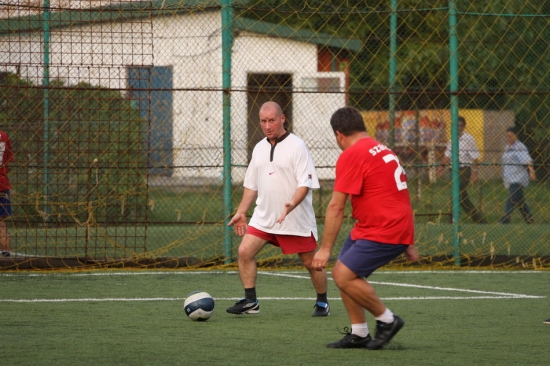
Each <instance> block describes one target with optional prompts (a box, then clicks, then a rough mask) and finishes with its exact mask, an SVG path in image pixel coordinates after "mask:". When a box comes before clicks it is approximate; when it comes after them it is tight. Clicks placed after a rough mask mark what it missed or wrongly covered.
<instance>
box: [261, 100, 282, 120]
mask: <svg viewBox="0 0 550 366" xmlns="http://www.w3.org/2000/svg"><path fill="white" fill-rule="evenodd" d="M262 111H263V112H266V113H267V112H275V114H277V116H280V115H281V114H283V110H282V108H281V106H280V105H279V104H278V103H276V102H271V101H270V102H265V103H264V104H262V107H261V108H260V114H262Z"/></svg>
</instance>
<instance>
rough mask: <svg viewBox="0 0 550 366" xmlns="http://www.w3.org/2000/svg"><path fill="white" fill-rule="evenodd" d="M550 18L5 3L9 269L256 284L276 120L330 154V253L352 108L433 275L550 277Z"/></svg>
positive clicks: (341, 4)
mask: <svg viewBox="0 0 550 366" xmlns="http://www.w3.org/2000/svg"><path fill="white" fill-rule="evenodd" d="M549 20H550V4H547V3H546V2H541V1H538V0H527V1H525V0H522V1H519V0H503V1H489V0H476V1H437V0H436V1H433V0H432V1H427V0H408V1H404V0H400V1H398V0H376V1H368V2H367V1H345V0H331V1H328V0H315V1H309V0H306V1H304V0H300V1H297V0H278V1H272V0H261V1H260V0H249V1H244V0H243V1H231V0H224V1H204V0H163V1H114V0H103V1H92V0H90V1H84V0H83V1H69V0H65V1H63V0H57V1H56V0H50V1H33V0H28V1H15V0H13V1H11V0H4V1H2V2H0V126H1V127H0V130H1V131H2V132H3V133H4V134H7V135H8V136H9V137H10V139H11V144H12V149H13V154H14V161H13V162H11V163H9V164H6V166H8V167H9V173H8V177H9V179H10V181H11V184H12V188H11V190H10V195H11V208H12V214H11V216H8V217H6V218H5V219H4V220H3V223H4V225H5V227H6V232H7V233H8V235H5V234H4V235H0V240H3V242H4V245H6V244H5V243H6V242H8V241H9V242H10V247H11V249H10V254H11V255H10V257H3V258H2V259H0V268H2V269H5V270H16V269H45V268H56V269H57V268H61V269H73V268H99V267H139V268H155V267H189V268H196V267H233V266H236V257H237V247H238V245H239V242H240V239H239V238H238V237H237V236H235V235H234V234H233V233H232V229H231V228H228V227H227V225H226V223H227V221H228V219H229V218H230V217H231V216H232V214H233V212H234V208H236V207H237V206H238V204H239V201H240V199H241V196H242V192H243V188H242V183H243V179H244V174H245V172H246V167H247V164H248V161H249V159H250V157H251V154H252V149H253V147H254V145H255V144H256V143H257V142H258V141H259V140H260V139H262V138H263V137H264V136H263V134H262V131H261V129H260V124H259V118H258V113H259V108H260V106H261V105H262V103H264V102H266V101H269V100H273V101H276V102H277V103H279V104H280V105H281V106H282V108H283V111H284V113H285V115H286V117H287V120H288V121H289V129H290V130H291V131H292V132H293V133H295V134H296V135H298V136H300V137H301V138H302V139H304V140H305V142H306V144H307V145H308V148H309V149H310V151H311V153H312V155H313V159H314V161H315V164H316V167H317V171H318V175H319V178H320V180H321V189H319V190H316V191H315V192H314V208H315V212H316V215H317V217H318V227H319V232H320V234H321V236H322V232H323V219H324V213H325V208H326V205H327V203H328V201H329V199H330V195H331V190H332V184H333V180H334V166H335V163H336V159H337V157H338V156H339V153H340V150H339V148H338V146H337V145H336V143H335V140H334V136H333V133H332V129H331V128H330V125H329V120H330V116H331V115H332V113H333V112H334V111H335V110H336V109H338V108H340V107H343V106H346V105H350V106H354V107H356V108H358V109H359V110H360V111H361V112H362V113H363V116H364V120H365V124H366V127H367V131H368V132H369V134H370V135H372V136H374V137H376V138H377V139H378V140H380V141H381V142H383V143H385V144H387V145H388V146H389V147H391V148H392V149H393V150H394V151H395V152H396V153H397V154H398V156H399V158H400V160H401V163H402V165H403V166H404V167H405V170H406V172H407V178H408V187H409V190H410V193H411V200H412V204H413V208H414V212H415V222H416V242H417V244H416V245H417V248H418V250H419V252H420V254H421V256H422V259H421V261H420V262H419V263H417V264H414V267H415V268H417V267H420V268H433V267H434V266H435V267H442V268H444V267H456V266H457V265H460V266H464V267H469V268H471V267H487V268H537V269H540V268H548V267H549V265H550V244H549V243H550V234H549V233H550V230H549V228H550V213H549V208H548V207H549V197H550V195H549V194H548V193H549V190H550V187H549V174H548V173H549V166H548V161H549V157H550V147H549V144H548V142H549V141H550V134H549V123H550V95H549V89H550V71H549V70H550V54H549V52H550V51H549V49H550V48H549V42H550V41H549V40H550V26H549ZM458 117H460V118H458ZM459 120H460V121H463V122H464V124H465V127H464V134H461V133H462V131H461V130H460V129H459V124H460V123H459ZM510 128H512V129H510ZM511 134H512V136H511V137H510V135H511ZM464 136H467V137H468V136H469V137H468V138H469V139H470V141H473V145H471V142H470V145H469V147H464V146H468V145H462V144H463V143H464V144H465V142H461V140H462V139H463V137H464ZM514 137H516V138H517V141H515V140H514ZM453 139H454V140H456V141H455V142H456V143H457V144H459V146H460V149H459V151H456V150H455V149H449V146H452V144H453ZM520 144H521V145H520ZM476 151H477V152H476ZM467 152H469V153H470V155H471V156H470V159H465V158H464V157H462V155H461V154H462V153H467ZM526 156H527V157H526ZM453 164H455V166H454V168H453ZM528 165H531V168H532V169H533V170H532V172H531V171H530V170H529V169H530V168H529V167H528ZM526 177H527V178H526ZM453 182H454V183H455V184H453ZM457 182H460V184H458V185H457V184H456V183H457ZM453 207H454V210H453ZM373 209H374V208H373ZM250 213H251V212H250ZM349 213H350V212H349V208H348V215H347V217H346V220H345V226H344V227H343V228H342V231H341V234H340V237H339V243H341V242H343V240H344V237H345V236H346V235H347V232H348V231H349V229H350V228H351V226H352V225H353V219H352V218H351V217H350V214H349ZM1 225H2V224H0V229H1V228H2V226H1ZM0 233H2V230H0ZM335 249H336V251H335V252H334V253H333V255H334V256H335V255H336V254H337V249H338V246H337V247H336V248H335ZM258 259H259V261H260V265H265V266H276V267H290V266H294V265H298V264H299V261H296V259H297V258H295V257H293V256H283V255H282V254H281V253H280V251H279V250H278V249H277V248H274V247H270V246H268V247H266V248H265V249H264V250H263V251H262V252H261V253H260V255H259V257H258ZM392 265H393V266H399V267H405V266H408V265H407V264H405V263H404V262H402V261H395V262H393V263H392Z"/></svg>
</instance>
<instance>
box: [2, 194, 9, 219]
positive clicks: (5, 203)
mask: <svg viewBox="0 0 550 366" xmlns="http://www.w3.org/2000/svg"><path fill="white" fill-rule="evenodd" d="M6 216H11V196H10V191H9V190H8V191H0V217H6Z"/></svg>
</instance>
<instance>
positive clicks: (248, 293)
mask: <svg viewBox="0 0 550 366" xmlns="http://www.w3.org/2000/svg"><path fill="white" fill-rule="evenodd" d="M244 297H245V298H247V299H248V300H251V301H256V299H257V298H256V287H251V288H245V289H244Z"/></svg>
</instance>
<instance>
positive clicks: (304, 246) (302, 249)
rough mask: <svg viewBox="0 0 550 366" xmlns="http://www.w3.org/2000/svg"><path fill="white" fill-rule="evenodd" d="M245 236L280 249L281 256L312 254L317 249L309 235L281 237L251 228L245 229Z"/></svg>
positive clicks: (313, 239) (312, 237) (314, 241)
mask: <svg viewBox="0 0 550 366" xmlns="http://www.w3.org/2000/svg"><path fill="white" fill-rule="evenodd" d="M246 234H249V235H254V236H257V237H258V238H262V239H265V240H267V241H268V242H269V243H271V244H273V245H275V246H277V247H279V248H281V251H282V252H283V254H297V253H307V252H312V251H314V250H315V249H317V241H316V240H315V237H314V236H313V233H311V236H309V237H307V236H296V235H282V234H271V233H266V232H265V231H261V230H258V229H256V228H255V227H253V226H248V227H247V228H246Z"/></svg>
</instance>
